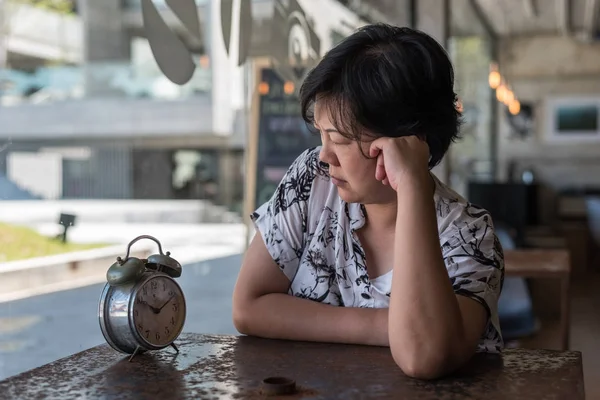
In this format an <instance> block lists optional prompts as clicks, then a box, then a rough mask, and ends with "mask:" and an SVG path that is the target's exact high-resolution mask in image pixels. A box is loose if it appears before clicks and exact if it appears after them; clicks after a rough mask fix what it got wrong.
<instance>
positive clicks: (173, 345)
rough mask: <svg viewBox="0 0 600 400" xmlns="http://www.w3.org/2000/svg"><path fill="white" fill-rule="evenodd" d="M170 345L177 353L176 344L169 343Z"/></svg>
mask: <svg viewBox="0 0 600 400" xmlns="http://www.w3.org/2000/svg"><path fill="white" fill-rule="evenodd" d="M171 347H172V348H174V349H175V351H176V352H178V353H179V349H178V348H177V346H176V345H175V343H171Z"/></svg>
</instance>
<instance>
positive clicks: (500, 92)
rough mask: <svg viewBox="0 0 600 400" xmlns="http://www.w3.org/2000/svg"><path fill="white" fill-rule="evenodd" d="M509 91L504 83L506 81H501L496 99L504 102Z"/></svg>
mask: <svg viewBox="0 0 600 400" xmlns="http://www.w3.org/2000/svg"><path fill="white" fill-rule="evenodd" d="M507 92H508V89H506V85H504V83H501V84H500V85H499V86H498V88H497V89H496V99H497V100H498V101H499V102H500V103H504V102H505V99H506V94H507Z"/></svg>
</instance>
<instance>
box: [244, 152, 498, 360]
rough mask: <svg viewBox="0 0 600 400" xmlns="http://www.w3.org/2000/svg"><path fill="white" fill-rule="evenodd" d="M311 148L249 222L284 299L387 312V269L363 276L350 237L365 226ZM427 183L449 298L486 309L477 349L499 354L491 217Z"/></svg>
mask: <svg viewBox="0 0 600 400" xmlns="http://www.w3.org/2000/svg"><path fill="white" fill-rule="evenodd" d="M319 151H320V147H316V148H312V149H308V150H306V151H305V152H303V153H302V154H301V155H300V156H299V157H298V158H297V159H296V160H295V161H294V162H293V163H292V165H291V166H290V168H289V169H288V171H287V173H286V175H285V176H284V178H283V179H282V180H281V182H280V184H279V186H278V187H277V189H276V190H275V193H274V194H273V196H272V197H271V199H270V200H269V201H267V202H266V203H264V204H262V205H261V206H260V207H259V208H258V209H257V210H256V211H255V212H254V213H253V214H252V216H251V219H252V221H253V223H254V225H255V227H256V229H257V231H258V232H259V234H261V235H262V237H263V240H264V242H265V244H266V247H267V250H268V251H269V253H270V254H271V256H272V257H273V260H274V261H275V262H276V263H277V265H278V266H279V268H280V269H281V271H282V272H283V273H284V274H285V275H286V276H287V277H288V278H289V280H290V282H291V285H290V288H289V294H291V295H294V296H298V297H302V298H306V299H310V300H314V301H319V302H323V303H327V304H331V305H336V306H346V307H371V308H385V307H389V297H390V295H393V294H391V283H392V280H391V276H392V273H393V271H390V272H389V273H387V274H385V275H382V276H379V277H377V278H375V279H369V275H368V273H367V267H366V263H365V253H364V250H363V248H362V247H361V245H360V242H359V240H358V239H357V236H356V235H355V234H354V231H355V230H358V229H360V228H361V227H362V226H363V225H364V224H365V211H364V207H363V206H362V205H361V204H355V203H346V202H345V201H343V200H342V199H341V198H340V197H339V196H338V193H337V188H336V186H335V185H333V184H332V183H331V180H330V177H329V174H328V167H327V164H325V163H322V162H320V160H319ZM434 180H435V182H436V190H435V195H434V199H435V207H436V213H437V221H438V231H439V238H440V246H441V249H442V254H443V258H444V262H445V264H446V269H447V271H448V277H449V279H450V283H451V284H452V287H453V288H454V292H455V293H456V294H457V295H462V296H467V297H470V298H472V299H474V300H476V301H478V302H479V303H481V304H482V305H483V306H484V307H485V308H486V310H487V312H488V323H487V326H486V329H485V332H484V334H483V336H482V337H481V339H480V341H479V344H478V348H477V350H478V351H487V352H499V351H501V349H502V347H503V341H502V335H501V331H500V324H499V320H498V310H497V308H498V307H497V306H498V298H499V296H500V291H501V288H502V284H503V282H504V256H503V252H502V247H501V246H500V243H499V241H498V239H497V237H496V235H495V233H494V229H493V224H492V219H491V217H490V215H489V213H488V212H487V211H485V210H483V209H481V208H478V207H476V206H474V205H473V204H470V203H468V202H467V201H466V200H465V199H463V198H461V197H460V196H459V195H458V194H457V193H455V192H454V191H453V190H451V189H450V188H449V187H447V186H446V185H444V184H443V183H442V182H441V181H439V180H438V179H437V178H435V176H434ZM424 290H425V293H424V295H427V293H426V289H424Z"/></svg>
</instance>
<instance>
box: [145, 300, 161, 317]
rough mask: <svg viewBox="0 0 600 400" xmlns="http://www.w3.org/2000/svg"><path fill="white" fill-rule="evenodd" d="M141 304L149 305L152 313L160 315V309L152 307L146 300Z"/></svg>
mask: <svg viewBox="0 0 600 400" xmlns="http://www.w3.org/2000/svg"><path fill="white" fill-rule="evenodd" d="M141 303H142V304H145V305H147V306H148V307H150V309H151V310H152V312H153V313H154V314H158V313H159V312H160V309H158V308H155V307H152V306H151V305H150V304H148V302H147V301H146V300H144V301H142V302H141Z"/></svg>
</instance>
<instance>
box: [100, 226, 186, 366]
mask: <svg viewBox="0 0 600 400" xmlns="http://www.w3.org/2000/svg"><path fill="white" fill-rule="evenodd" d="M141 239H150V240H153V241H155V242H156V243H157V244H158V251H159V254H154V255H151V256H150V257H148V259H139V258H136V257H130V256H129V253H130V249H131V246H132V245H133V244H134V243H135V242H137V241H138V240H141ZM181 271H182V268H181V265H180V264H179V262H177V261H176V260H175V259H173V258H171V257H170V253H169V252H167V253H166V254H163V252H162V247H161V245H160V242H159V241H158V240H157V239H156V238H154V237H152V236H148V235H142V236H138V237H137V238H135V239H133V240H132V241H131V242H130V243H129V245H128V246H127V254H126V255H125V258H124V259H122V258H121V257H117V261H116V262H115V263H114V264H113V265H112V266H111V267H110V268H109V269H108V272H107V273H106V280H107V283H106V285H105V286H104V289H103V290H102V294H101V296H100V304H99V306H98V318H99V320H100V329H101V330H102V334H103V335H104V338H105V339H106V341H107V342H108V344H109V345H110V346H111V347H112V348H114V349H115V350H117V351H120V352H122V353H126V354H131V357H130V358H129V360H130V361H131V359H132V358H133V357H134V356H135V355H136V354H138V353H141V352H144V351H149V350H160V349H163V348H165V347H168V346H171V347H173V348H174V349H175V350H176V351H178V349H177V346H176V345H175V344H174V341H175V340H176V339H177V337H178V336H179V335H180V333H181V331H182V329H183V325H184V323H185V317H186V304H185V296H184V294H183V291H182V290H181V287H180V286H179V285H178V284H177V282H175V279H174V278H178V277H180V276H181Z"/></svg>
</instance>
